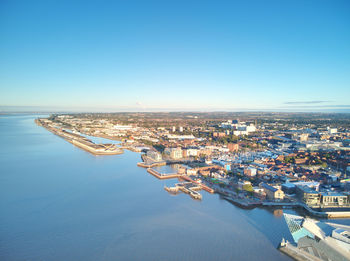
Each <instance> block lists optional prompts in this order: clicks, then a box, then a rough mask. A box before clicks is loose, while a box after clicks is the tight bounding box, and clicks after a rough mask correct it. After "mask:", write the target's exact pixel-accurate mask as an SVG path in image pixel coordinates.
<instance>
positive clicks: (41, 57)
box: [0, 0, 350, 111]
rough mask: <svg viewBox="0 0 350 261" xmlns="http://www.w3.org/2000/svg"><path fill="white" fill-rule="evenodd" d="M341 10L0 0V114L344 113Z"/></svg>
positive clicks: (348, 35)
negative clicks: (12, 110) (18, 110)
mask: <svg viewBox="0 0 350 261" xmlns="http://www.w3.org/2000/svg"><path fill="white" fill-rule="evenodd" d="M349 13H350V2H349V1H337V0H334V1H322V0H317V1H307V0H305V1H297V0H293V1H288V0H285V1H233V0H232V1H204V0H198V1H189V0H186V1H182V0H176V1H164V0H160V1H132V0H130V1H129V0H128V1H86V0H85V1H81V2H79V1H49V0H45V1H13V0H12V1H6V0H5V1H4V0H3V1H1V2H0V57H1V59H0V91H1V92H0V106H2V108H6V106H14V107H18V106H25V107H31V108H32V107H33V106H34V107H35V106H39V107H43V108H56V109H57V108H69V109H75V110H101V111H108V110H112V111H118V110H265V109H266V110H296V111H298V110H305V111H318V110H324V109H326V110H328V109H332V110H337V109H342V110H344V109H350V102H349V97H350V29H349V28H350V15H349Z"/></svg>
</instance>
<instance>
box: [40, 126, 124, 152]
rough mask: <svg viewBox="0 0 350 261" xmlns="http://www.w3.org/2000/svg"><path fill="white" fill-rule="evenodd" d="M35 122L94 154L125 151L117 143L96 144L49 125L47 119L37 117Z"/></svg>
mask: <svg viewBox="0 0 350 261" xmlns="http://www.w3.org/2000/svg"><path fill="white" fill-rule="evenodd" d="M35 123H36V124H38V125H39V126H42V127H44V128H45V129H47V130H48V131H50V132H52V133H53V134H55V135H57V136H59V137H61V138H63V139H65V140H66V141H68V142H69V143H71V144H73V145H75V146H77V147H79V148H80V149H83V150H85V151H87V152H90V153H91V154H94V155H117V154H122V153H123V152H124V151H123V149H121V148H118V147H117V145H115V144H95V143H93V142H92V141H91V140H89V139H87V138H85V137H83V136H81V135H79V134H75V133H71V132H68V131H66V130H63V129H60V128H55V127H53V126H51V125H49V124H48V123H47V120H46V121H45V122H43V121H41V120H40V119H36V120H35Z"/></svg>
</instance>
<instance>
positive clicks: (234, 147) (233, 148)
mask: <svg viewBox="0 0 350 261" xmlns="http://www.w3.org/2000/svg"><path fill="white" fill-rule="evenodd" d="M227 148H228V149H229V151H230V152H237V151H238V150H239V144H238V143H229V144H227Z"/></svg>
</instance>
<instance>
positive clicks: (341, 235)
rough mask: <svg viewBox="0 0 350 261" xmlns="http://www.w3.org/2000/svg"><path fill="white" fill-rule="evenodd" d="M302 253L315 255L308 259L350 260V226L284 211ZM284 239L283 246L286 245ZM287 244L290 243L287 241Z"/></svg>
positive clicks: (298, 248) (294, 239)
mask: <svg viewBox="0 0 350 261" xmlns="http://www.w3.org/2000/svg"><path fill="white" fill-rule="evenodd" d="M283 215H284V219H285V221H286V223H287V226H288V229H289V231H290V233H291V235H292V237H293V241H294V242H293V243H292V244H293V245H295V246H294V247H295V248H297V250H298V252H299V253H300V255H303V253H305V255H307V256H310V255H311V256H314V257H315V259H311V258H308V259H307V260H333V261H340V260H341V261H343V260H350V226H346V225H339V224H335V223H330V222H322V221H317V220H314V219H310V218H304V217H301V216H296V215H291V214H286V213H284V214H283ZM283 241H284V240H282V243H281V247H284V246H285V245H286V243H285V242H283ZM287 244H290V243H289V242H287Z"/></svg>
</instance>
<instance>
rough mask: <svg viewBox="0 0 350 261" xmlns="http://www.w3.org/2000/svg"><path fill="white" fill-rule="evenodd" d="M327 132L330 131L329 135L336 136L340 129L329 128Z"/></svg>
mask: <svg viewBox="0 0 350 261" xmlns="http://www.w3.org/2000/svg"><path fill="white" fill-rule="evenodd" d="M327 130H328V133H329V134H335V133H337V132H338V129H337V128H330V127H327Z"/></svg>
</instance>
